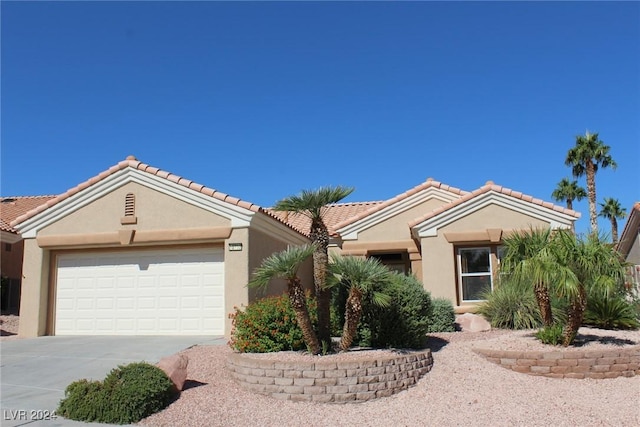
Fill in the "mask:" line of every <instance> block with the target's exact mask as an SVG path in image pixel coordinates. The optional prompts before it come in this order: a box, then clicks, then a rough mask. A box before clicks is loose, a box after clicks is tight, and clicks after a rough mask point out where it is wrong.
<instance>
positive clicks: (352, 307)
mask: <svg viewBox="0 0 640 427" xmlns="http://www.w3.org/2000/svg"><path fill="white" fill-rule="evenodd" d="M330 269H331V272H332V273H333V274H334V277H335V280H336V282H337V283H338V284H339V285H340V286H345V287H346V288H347V289H348V290H349V294H348V296H347V302H346V304H345V314H344V326H343V329H342V337H341V338H340V350H342V351H347V350H348V349H349V347H351V344H352V343H353V340H354V338H355V336H356V333H357V330H358V323H360V318H361V317H362V298H363V297H364V296H365V295H368V294H370V295H371V300H372V302H373V303H374V304H376V305H378V306H383V307H384V306H388V305H389V304H390V303H391V297H390V296H389V295H387V294H385V293H384V292H381V291H379V290H378V289H380V288H381V287H382V288H383V287H384V286H386V285H389V284H390V283H391V281H392V273H391V272H390V271H389V269H388V268H387V267H385V266H384V265H383V264H381V263H380V261H378V260H377V259H375V258H357V257H352V256H344V257H340V256H333V257H331V265H330Z"/></svg>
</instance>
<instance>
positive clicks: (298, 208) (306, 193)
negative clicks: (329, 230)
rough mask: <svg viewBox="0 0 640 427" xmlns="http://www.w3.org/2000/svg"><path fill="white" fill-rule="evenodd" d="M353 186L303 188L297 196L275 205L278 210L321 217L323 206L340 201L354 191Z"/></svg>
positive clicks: (274, 207)
mask: <svg viewBox="0 0 640 427" xmlns="http://www.w3.org/2000/svg"><path fill="white" fill-rule="evenodd" d="M353 190H354V188H353V187H344V186H339V185H338V186H327V187H320V188H318V189H316V190H302V191H301V192H300V193H299V194H297V195H295V196H290V197H287V198H284V199H282V200H280V201H278V202H276V204H275V205H274V206H273V209H274V210H277V211H289V212H296V213H299V214H302V215H305V216H307V217H309V218H311V219H314V218H321V217H322V215H323V214H324V212H323V208H324V207H325V206H327V205H331V204H334V203H338V202H339V201H340V200H342V199H344V198H345V197H347V196H348V195H349V194H351V193H352V192H353Z"/></svg>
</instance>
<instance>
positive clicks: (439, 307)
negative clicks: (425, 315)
mask: <svg viewBox="0 0 640 427" xmlns="http://www.w3.org/2000/svg"><path fill="white" fill-rule="evenodd" d="M455 322H456V314H455V311H454V310H453V304H452V303H451V301H449V300H448V299H446V298H435V299H434V300H433V301H432V302H431V315H430V316H429V328H428V332H429V333H434V332H455V330H456V328H455Z"/></svg>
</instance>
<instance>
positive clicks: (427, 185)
mask: <svg viewBox="0 0 640 427" xmlns="http://www.w3.org/2000/svg"><path fill="white" fill-rule="evenodd" d="M427 188H438V189H441V190H444V191H448V192H450V193H452V194H455V195H456V196H464V195H466V194H468V192H467V191H464V190H461V189H459V188H455V187H451V186H449V185H446V184H443V183H441V182H439V181H435V180H434V179H433V178H428V179H427V180H426V181H425V182H423V183H422V184H420V185H417V186H415V187H413V188H411V189H410V190H407V191H405V192H404V193H402V194H398V195H397V196H395V197H393V198H391V199H388V200H385V201H384V202H382V203H378V204H376V205H374V206H371V207H370V208H369V209H366V210H363V211H362V212H358V213H357V214H356V215H354V216H352V217H349V218H346V219H344V220H342V221H340V222H338V223H335V224H334V229H335V230H337V229H340V228H342V227H345V226H347V225H349V224H353V223H354V222H356V221H359V220H361V219H363V218H366V217H368V216H369V215H371V214H374V213H376V212H379V211H381V210H382V209H384V208H386V207H387V206H390V205H393V204H394V203H398V202H400V201H402V200H404V199H406V198H408V197H411V196H413V195H414V194H416V193H419V192H420V191H423V190H426V189H427Z"/></svg>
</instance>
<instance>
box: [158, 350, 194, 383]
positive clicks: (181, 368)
mask: <svg viewBox="0 0 640 427" xmlns="http://www.w3.org/2000/svg"><path fill="white" fill-rule="evenodd" d="M157 366H158V368H160V369H162V370H163V371H164V373H165V374H167V376H168V377H169V378H170V379H171V381H173V384H174V385H175V386H176V388H177V389H178V390H179V391H182V388H183V387H184V382H185V381H186V380H187V366H189V358H188V357H187V356H185V355H184V354H174V355H173V356H167V357H165V358H162V359H160V361H159V362H158V364H157Z"/></svg>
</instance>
